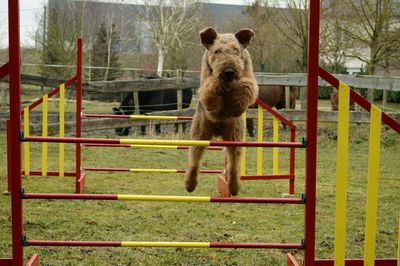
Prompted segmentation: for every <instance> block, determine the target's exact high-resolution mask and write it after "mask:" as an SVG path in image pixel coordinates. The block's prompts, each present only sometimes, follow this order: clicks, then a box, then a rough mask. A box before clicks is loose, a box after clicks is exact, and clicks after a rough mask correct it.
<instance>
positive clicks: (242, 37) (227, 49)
mask: <svg viewBox="0 0 400 266" xmlns="http://www.w3.org/2000/svg"><path fill="white" fill-rule="evenodd" d="M253 36H254V31H252V30H250V29H243V30H240V31H238V32H236V33H234V34H232V33H225V34H219V33H218V32H217V31H216V30H215V29H213V28H206V29H204V30H202V31H200V38H201V43H202V44H203V46H204V47H205V48H207V50H208V51H207V55H206V63H207V65H208V68H209V70H210V71H211V73H212V74H213V75H215V76H217V77H218V78H219V79H221V80H223V81H225V82H231V81H233V80H234V79H240V78H241V77H242V75H243V72H244V70H245V68H246V64H248V62H247V60H248V57H249V55H248V52H247V50H245V49H246V47H247V46H248V45H249V44H250V39H251V38H252V37H253Z"/></svg>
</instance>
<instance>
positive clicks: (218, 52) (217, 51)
mask: <svg viewBox="0 0 400 266" xmlns="http://www.w3.org/2000/svg"><path fill="white" fill-rule="evenodd" d="M221 52H222V51H221V50H215V51H214V53H215V54H220V53H221Z"/></svg>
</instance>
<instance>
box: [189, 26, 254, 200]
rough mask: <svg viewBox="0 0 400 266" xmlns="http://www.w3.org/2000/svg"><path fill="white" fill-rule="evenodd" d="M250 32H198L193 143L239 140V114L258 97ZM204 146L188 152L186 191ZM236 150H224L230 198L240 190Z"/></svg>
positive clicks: (192, 183)
mask: <svg viewBox="0 0 400 266" xmlns="http://www.w3.org/2000/svg"><path fill="white" fill-rule="evenodd" d="M253 36H254V32H253V31H252V30H250V29H243V30H240V31H238V32H236V33H234V34H232V33H226V34H219V33H217V32H216V31H215V30H214V29H213V28H206V29H204V30H202V31H201V32H200V37H201V43H202V44H203V46H204V47H205V48H206V49H207V50H206V51H205V52H204V55H203V59H202V65H201V76H200V88H199V95H200V101H199V103H198V105H197V109H196V113H195V115H194V118H193V123H192V128H191V134H192V138H193V139H195V140H210V139H211V138H212V137H213V136H221V137H222V139H223V140H224V141H241V140H242V139H243V120H242V118H241V114H242V113H243V112H245V111H246V110H247V108H248V106H250V105H252V104H253V103H254V102H255V100H256V98H257V95H258V86H257V82H256V80H255V78H254V75H253V66H252V62H251V58H250V54H249V52H248V51H247V49H246V48H247V46H248V45H249V44H250V39H251V38H252V37H253ZM204 150H205V147H191V148H190V149H189V166H188V170H187V172H186V175H185V185H186V190H187V191H189V192H192V191H193V190H194V189H195V188H196V186H197V176H198V173H199V166H200V160H201V157H202V155H203V153H204ZM241 150H242V149H241V148H240V147H227V149H226V152H225V171H226V179H227V181H228V183H229V190H230V192H231V194H232V195H237V194H238V192H239V189H240V186H239V179H240V158H241Z"/></svg>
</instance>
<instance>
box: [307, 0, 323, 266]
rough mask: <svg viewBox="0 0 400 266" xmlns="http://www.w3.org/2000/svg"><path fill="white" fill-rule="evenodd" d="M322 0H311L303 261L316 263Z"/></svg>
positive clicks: (308, 265) (310, 264)
mask: <svg viewBox="0 0 400 266" xmlns="http://www.w3.org/2000/svg"><path fill="white" fill-rule="evenodd" d="M319 13H320V0H310V1H309V14H308V29H309V31H308V59H307V86H308V87H307V90H308V91H307V123H306V126H307V135H306V136H307V151H306V206H305V223H304V224H305V226H304V227H305V228H304V229H305V230H304V231H305V251H304V265H305V266H314V265H315V207H316V206H315V205H316V190H317V189H316V177H317V174H316V172H317V112H318V68H319V65H318V63H319Z"/></svg>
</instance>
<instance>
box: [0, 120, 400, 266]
mask: <svg viewBox="0 0 400 266" xmlns="http://www.w3.org/2000/svg"><path fill="white" fill-rule="evenodd" d="M368 130H369V127H368V125H352V126H351V134H350V158H351V160H350V170H349V193H348V197H349V198H348V199H349V202H348V229H347V256H348V257H352V258H355V257H362V254H363V240H364V217H365V201H366V185H367V183H366V179H367V164H368V163H367V156H368V133H369V132H368ZM335 132H336V129H335V127H334V126H332V125H331V124H320V136H319V140H318V173H317V197H318V201H317V225H316V227H317V232H316V235H317V238H316V253H317V256H318V257H319V258H332V257H333V241H334V233H333V231H334V201H335V178H336V177H335V167H336V166H335V161H336V140H335V138H336V134H335ZM0 137H1V141H0V148H1V150H2V151H5V150H6V146H5V136H4V134H2V135H0ZM99 137H100V136H99ZM173 137H174V138H177V137H180V138H185V139H187V138H188V136H187V135H185V136H173ZM301 137H302V136H299V139H300V138H301ZM157 138H166V139H170V138H171V136H169V135H167V136H165V135H164V136H161V137H157ZM284 138H287V136H286V135H285V136H284V137H282V140H283V139H284ZM399 149H400V136H399V135H398V134H396V133H393V131H391V130H387V129H384V130H383V132H382V145H381V177H380V180H379V181H380V183H379V209H378V217H379V218H378V229H377V233H378V236H377V251H376V255H377V257H379V258H383V257H395V256H396V247H397V230H398V222H399V217H400V207H399V206H400V193H399V191H400V175H399V170H398V167H399V161H400V153H399ZM247 151H248V155H247V158H248V174H252V173H255V167H256V163H255V161H256V157H255V155H256V150H255V149H250V148H248V149H247ZM49 153H50V157H54V160H49V168H51V169H56V168H57V165H58V147H57V145H56V144H49ZM66 153H67V154H66V158H74V157H73V156H74V155H73V154H74V148H73V146H72V145H66ZM271 154H272V152H271V150H266V151H265V152H264V158H265V161H266V166H265V169H267V170H265V172H266V173H270V172H271ZM5 156H6V155H5V152H2V153H1V154H0V162H1V170H0V178H1V179H0V185H1V186H0V190H2V191H3V190H6V158H5ZM31 157H32V158H40V144H32V146H31ZM287 158H288V152H287V150H283V149H281V150H280V170H281V173H285V172H287V169H288V160H287ZM296 159H297V160H296V165H297V167H296V195H297V196H299V195H300V193H302V192H304V175H305V170H304V165H305V150H298V152H297V153H296ZM186 160H187V152H186V151H180V150H156V149H140V150H139V149H137V150H127V149H112V148H83V165H84V166H97V167H132V168H134V167H137V168H139V167H140V168H178V169H179V168H182V169H184V168H185V165H186ZM31 164H32V168H39V167H40V159H39V160H36V159H32V162H31ZM222 166H223V152H221V151H208V152H207V153H206V156H205V159H204V162H203V168H204V169H206V168H207V169H220V168H221V167H222ZM73 167H74V161H73V160H66V170H72V169H73ZM216 181H217V180H216V175H202V176H200V180H199V186H198V188H197V190H196V191H195V192H194V193H192V194H189V193H187V192H185V190H184V186H183V175H181V174H140V173H108V172H107V173H96V172H88V173H87V182H86V185H87V190H86V192H87V193H118V194H148V195H150V194H152V195H157V194H158V195H196V196H199V195H202V196H209V195H212V196H218V195H219V194H218V192H217V189H216ZM23 186H24V188H25V190H26V191H29V192H67V193H71V192H73V191H74V180H73V179H72V178H68V177H27V178H24V179H23ZM287 192H288V182H287V181H282V180H280V181H261V182H260V181H248V182H242V190H241V192H240V196H271V197H279V196H281V194H282V193H287ZM24 210H25V212H24V215H25V216H24V233H25V234H26V235H27V236H28V237H29V238H30V239H48V240H50V239H58V240H110V241H113V240H114V241H204V242H208V241H222V242H225V241H226V242H235V241H237V242H274V243H292V242H294V243H299V242H300V239H301V238H302V237H303V226H304V218H303V217H304V206H302V205H300V206H295V205H293V206H292V205H270V204H265V205H261V204H259V205H256V204H231V205H229V204H209V203H166V202H164V203H162V202H115V201H57V200H51V201H40V200H32V201H24ZM10 226H11V221H10V197H9V196H5V195H1V196H0V257H9V256H11V247H10V245H11V240H10V239H11V235H10ZM24 250H25V256H26V257H27V258H28V257H30V256H31V255H32V254H33V253H39V254H40V260H41V263H42V264H43V265H285V255H284V253H285V252H286V251H280V250H243V249H237V250H234V249H219V250H218V249H181V248H170V249H163V248H160V249H145V248H136V249H133V248H81V247H75V248H64V247H45V248H43V247H42V248H38V247H27V248H25V249H24ZM295 253H296V257H297V258H298V259H301V258H302V251H299V252H295Z"/></svg>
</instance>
